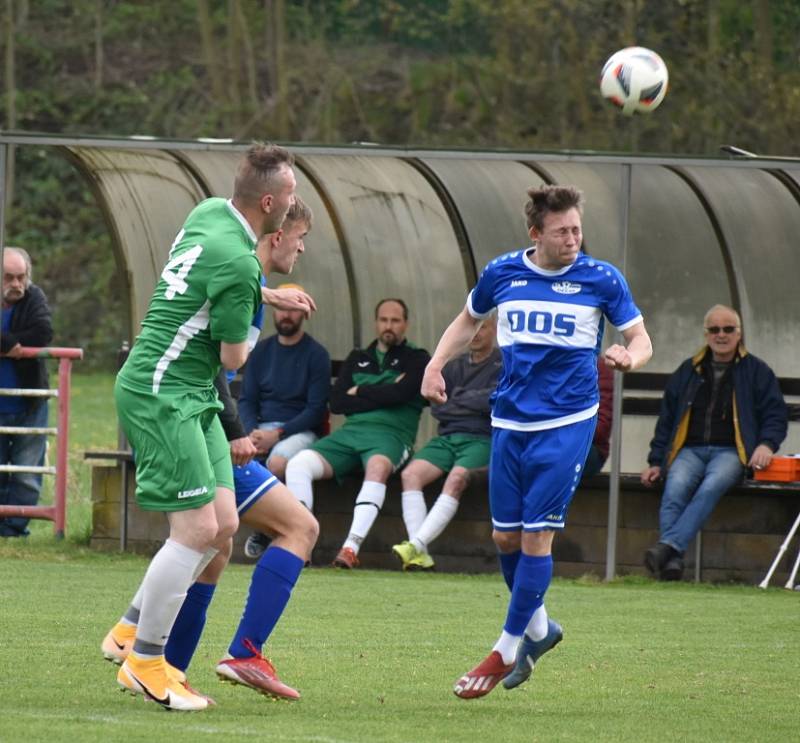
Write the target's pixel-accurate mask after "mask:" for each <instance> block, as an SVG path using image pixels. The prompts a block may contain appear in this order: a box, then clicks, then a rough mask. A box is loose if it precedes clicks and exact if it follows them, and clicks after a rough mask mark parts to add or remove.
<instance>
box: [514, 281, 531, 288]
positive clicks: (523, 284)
mask: <svg viewBox="0 0 800 743" xmlns="http://www.w3.org/2000/svg"><path fill="white" fill-rule="evenodd" d="M515 286H528V280H527V279H514V281H512V282H511V288H512V289H513V288H514V287H515Z"/></svg>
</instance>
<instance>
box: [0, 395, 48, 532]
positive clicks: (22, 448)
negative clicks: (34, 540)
mask: <svg viewBox="0 0 800 743" xmlns="http://www.w3.org/2000/svg"><path fill="white" fill-rule="evenodd" d="M0 426H28V427H31V428H45V427H46V426H47V403H46V402H42V403H41V404H39V405H37V406H36V407H35V408H34V409H33V410H31V411H28V412H24V413H0ZM46 448H47V436H46V434H30V435H24V436H23V435H19V434H0V464H16V465H20V466H24V467H41V466H42V465H43V464H44V453H45V449H46ZM41 490H42V476H41V475H37V474H34V473H32V472H0V505H9V506H35V505H36V504H37V503H38V502H39V493H40V492H41ZM27 527H28V519H25V518H17V517H14V518H6V519H0V537H22V536H26V535H27V534H28V528H27Z"/></svg>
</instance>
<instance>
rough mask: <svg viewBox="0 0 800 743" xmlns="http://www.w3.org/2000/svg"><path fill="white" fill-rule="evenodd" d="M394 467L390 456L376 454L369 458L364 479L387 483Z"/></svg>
mask: <svg viewBox="0 0 800 743" xmlns="http://www.w3.org/2000/svg"><path fill="white" fill-rule="evenodd" d="M393 469H394V466H393V465H392V461H391V460H390V459H389V458H388V457H385V456H383V454H375V455H374V456H372V457H370V458H369V459H368V460H367V466H366V467H365V468H364V479H365V480H369V481H370V482H381V483H385V482H386V481H387V480H388V479H389V476H390V475H391V474H392V470H393Z"/></svg>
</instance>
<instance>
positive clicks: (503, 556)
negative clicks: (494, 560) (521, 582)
mask: <svg viewBox="0 0 800 743" xmlns="http://www.w3.org/2000/svg"><path fill="white" fill-rule="evenodd" d="M521 554H522V551H521V550H517V551H516V552H500V553H498V557H499V558H500V570H502V572H503V578H505V581H506V585H507V586H508V590H509V591H513V590H514V574H515V573H516V572H517V563H518V562H519V556H520V555H521Z"/></svg>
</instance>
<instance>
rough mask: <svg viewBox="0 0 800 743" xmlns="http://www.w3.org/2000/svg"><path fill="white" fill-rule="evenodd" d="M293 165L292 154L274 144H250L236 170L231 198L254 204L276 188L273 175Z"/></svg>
mask: <svg viewBox="0 0 800 743" xmlns="http://www.w3.org/2000/svg"><path fill="white" fill-rule="evenodd" d="M292 165H294V155H292V153H291V152H289V150H286V149H284V148H283V147H279V146H278V145H274V144H266V143H264V142H256V143H255V144H253V145H251V146H250V147H249V148H248V150H247V152H245V153H244V157H243V158H242V160H241V162H240V163H239V167H238V168H237V170H236V178H235V179H234V182H233V198H234V199H236V201H238V202H241V203H242V204H255V203H257V202H258V201H259V200H260V199H261V197H262V196H263V195H264V194H265V193H270V192H271V191H272V190H273V189H274V188H276V185H277V184H276V183H275V176H276V175H277V174H278V173H280V172H281V170H282V169H283V168H284V167H288V168H291V167H292Z"/></svg>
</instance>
